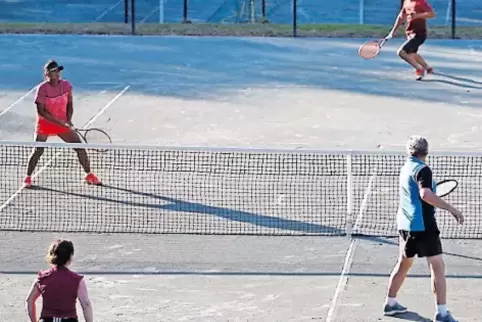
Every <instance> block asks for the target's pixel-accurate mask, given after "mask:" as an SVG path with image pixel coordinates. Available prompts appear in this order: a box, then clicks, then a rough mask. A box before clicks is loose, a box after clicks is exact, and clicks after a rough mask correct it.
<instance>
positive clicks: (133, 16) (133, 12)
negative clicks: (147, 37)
mask: <svg viewBox="0 0 482 322" xmlns="http://www.w3.org/2000/svg"><path fill="white" fill-rule="evenodd" d="M135 2H136V1H135V0H131V33H132V35H135V34H136V9H135V6H136V5H135Z"/></svg>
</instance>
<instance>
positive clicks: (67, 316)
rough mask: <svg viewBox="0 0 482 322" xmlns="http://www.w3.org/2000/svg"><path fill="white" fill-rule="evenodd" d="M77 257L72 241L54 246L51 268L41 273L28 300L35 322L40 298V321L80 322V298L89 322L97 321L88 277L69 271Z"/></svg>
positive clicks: (49, 252)
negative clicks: (89, 290)
mask: <svg viewBox="0 0 482 322" xmlns="http://www.w3.org/2000/svg"><path fill="white" fill-rule="evenodd" d="M73 255H74V245H73V244H72V242H70V241H68V240H56V241H54V242H53V243H52V245H50V247H49V250H48V253H47V261H48V262H49V264H50V265H51V267H50V269H48V270H45V271H41V272H39V273H38V276H37V278H36V279H35V281H34V283H33V285H32V287H31V289H30V292H29V294H28V297H27V312H28V315H29V317H30V321H31V322H37V312H36V311H37V310H36V306H35V302H36V301H37V299H38V298H39V297H40V296H42V302H43V305H42V313H41V314H40V320H38V321H39V322H78V318H77V311H76V302H77V299H79V301H80V304H81V305H82V309H83V311H84V317H85V321H86V322H93V321H94V319H93V313H92V305H91V304H90V300H89V296H88V293H87V286H86V285H85V281H84V278H83V276H81V275H79V274H77V273H74V272H73V271H71V270H70V269H69V268H68V267H69V266H70V264H71V263H72V257H73Z"/></svg>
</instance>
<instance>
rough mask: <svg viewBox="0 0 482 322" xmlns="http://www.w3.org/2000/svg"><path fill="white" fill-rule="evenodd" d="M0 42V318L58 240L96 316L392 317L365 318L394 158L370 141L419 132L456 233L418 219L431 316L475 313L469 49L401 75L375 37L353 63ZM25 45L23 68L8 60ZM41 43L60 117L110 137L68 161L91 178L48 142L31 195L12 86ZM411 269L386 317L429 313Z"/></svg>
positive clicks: (174, 43) (184, 41)
mask: <svg viewBox="0 0 482 322" xmlns="http://www.w3.org/2000/svg"><path fill="white" fill-rule="evenodd" d="M19 39H21V40H18V41H17V40H16V39H13V38H11V37H10V38H9V37H0V42H1V43H3V44H10V45H12V44H15V46H10V47H11V49H10V50H11V51H12V52H11V53H10V54H12V53H14V52H15V53H16V55H13V56H12V57H17V58H14V60H15V59H16V60H18V61H13V62H11V65H6V64H3V65H2V68H3V69H9V68H13V66H16V65H23V66H26V67H27V68H26V72H25V73H23V74H22V75H21V76H15V77H13V78H12V82H11V83H9V84H6V83H4V84H0V89H1V90H2V93H3V94H2V96H1V98H0V99H1V101H2V104H3V105H2V106H3V107H2V110H0V122H1V123H0V124H1V125H0V139H1V140H3V141H0V173H1V175H2V181H1V182H0V259H1V260H0V303H1V304H0V320H2V321H22V320H24V319H25V313H24V309H23V300H24V297H25V294H26V292H27V290H28V287H29V286H30V283H31V282H32V279H33V278H34V275H35V273H36V272H37V271H38V270H40V269H43V268H44V267H45V264H44V261H43V256H44V252H45V250H46V248H47V247H48V245H49V243H50V242H51V241H52V240H53V238H59V237H60V238H67V239H71V240H73V242H74V244H75V246H76V255H75V263H74V268H75V269H76V270H77V271H79V272H81V273H83V274H86V278H87V281H88V286H89V288H90V293H91V296H92V300H93V303H94V309H95V315H96V316H97V318H96V319H97V320H99V321H107V322H109V321H118V320H119V319H122V320H123V321H140V320H147V321H327V322H329V321H367V322H368V321H370V322H372V321H391V320H394V319H393V318H385V317H382V316H381V314H380V311H381V308H382V304H383V303H382V302H383V299H384V296H385V288H386V283H387V281H388V276H389V274H390V271H391V269H392V267H393V264H394V263H395V260H396V255H397V241H396V239H395V238H394V236H395V233H396V232H395V222H394V214H395V211H396V207H397V202H396V201H397V189H396V186H397V174H398V169H399V167H400V165H401V164H402V163H403V160H404V156H403V154H402V153H401V152H399V151H398V152H395V151H387V150H386V149H393V150H394V149H399V148H400V146H401V145H402V144H403V142H404V140H405V139H406V137H407V136H408V135H409V134H413V133H422V134H424V135H426V136H427V137H428V138H429V140H430V142H431V143H432V142H433V144H432V146H433V150H435V151H434V153H433V155H432V156H431V157H430V160H429V163H430V164H431V166H432V167H433V169H434V173H435V179H436V180H437V181H440V180H443V179H447V178H453V179H457V180H458V181H459V183H460V185H459V187H458V188H457V190H456V191H455V192H454V193H453V194H451V195H450V196H448V197H447V200H449V201H450V202H452V203H454V204H455V205H456V206H457V207H459V208H460V209H461V210H462V211H463V212H464V214H465V216H466V224H465V225H463V226H458V225H456V224H455V221H454V220H453V219H452V218H451V217H450V215H449V214H447V213H445V212H440V213H439V215H438V216H439V223H440V226H441V229H442V234H443V237H444V247H445V250H446V261H447V274H448V283H449V296H448V298H449V308H450V309H451V310H452V311H453V313H454V315H455V316H456V317H457V318H458V319H460V321H479V315H480V312H479V311H478V308H479V307H480V298H481V296H482V293H481V291H480V290H481V289H482V288H481V287H480V281H481V277H482V275H481V274H480V264H481V261H482V252H481V250H480V249H481V247H480V245H481V242H480V239H481V238H482V225H481V219H480V217H479V214H480V206H481V200H480V193H479V187H480V184H481V183H480V177H481V171H482V170H481V167H480V165H481V163H482V154H480V153H479V152H477V151H480V146H479V144H478V139H477V133H478V125H477V123H478V118H480V114H479V113H480V112H479V111H478V106H477V101H478V99H479V98H480V93H479V90H478V88H477V86H479V85H477V83H478V82H480V80H479V79H478V78H477V76H476V75H475V74H473V71H469V70H468V68H467V66H468V65H469V60H468V59H466V57H467V56H469V55H472V58H473V59H478V58H477V57H479V56H478V45H477V43H476V42H473V43H465V42H457V44H456V45H455V44H454V43H452V42H434V44H433V45H432V47H429V48H430V49H431V50H432V51H430V52H429V54H428V57H430V58H431V59H432V60H433V61H434V62H437V63H438V65H440V66H441V68H440V69H442V70H441V71H440V73H441V74H444V75H445V76H440V75H435V76H433V78H428V79H427V81H425V82H412V81H411V80H410V79H409V76H407V75H405V74H403V73H405V68H404V66H403V65H401V64H399V62H398V61H397V60H396V58H394V52H395V48H396V46H395V45H394V44H390V45H387V46H388V47H387V51H384V52H383V53H382V54H381V55H380V57H379V58H378V57H377V60H376V61H370V62H362V61H360V59H359V58H358V57H356V48H357V45H358V44H359V43H360V42H359V41H358V42H357V41H354V40H350V41H344V40H313V39H304V40H303V39H299V40H286V39H284V40H283V39H267V40H262V39H243V38H237V39H232V38H226V39H224V38H216V39H211V38H177V37H166V38H155V37H153V38H150V37H148V38H130V37H112V38H105V37H70V36H69V37H53V36H50V37H37V36H22V37H20V38H19ZM73 39H75V41H73ZM469 45H470V47H469ZM32 47H35V48H37V49H41V54H40V55H39V56H41V57H37V56H35V57H34V58H32V57H31V59H30V60H29V59H26V58H25V57H27V56H22V55H28V54H29V53H30V51H29V49H28V48H32ZM427 47H428V46H427ZM228 48H229V50H227V49H228ZM53 49H58V55H59V58H57V57H54V58H56V59H58V60H59V62H60V63H62V64H64V65H65V66H66V71H65V76H66V77H67V78H68V79H69V80H71V82H72V83H73V85H74V91H75V99H76V101H75V107H76V112H75V113H76V114H75V117H74V119H75V120H76V123H77V124H90V125H92V126H98V127H101V128H104V129H106V130H108V132H109V133H110V134H111V135H112V137H113V139H114V141H115V146H112V147H111V148H110V149H109V150H108V151H107V152H106V153H98V152H95V146H91V147H89V149H88V151H89V155H90V157H91V162H92V167H93V169H94V171H95V173H96V174H97V175H98V176H99V177H100V178H101V179H102V180H103V181H104V186H101V187H92V186H87V185H84V184H83V183H82V177H83V174H82V172H81V168H80V165H78V163H77V159H76V155H75V153H74V151H73V150H72V146H69V145H65V144H60V143H57V142H53V143H47V144H45V145H44V146H45V147H46V150H45V153H44V155H43V156H42V159H41V162H40V164H39V165H38V167H37V170H38V172H37V175H36V176H35V178H34V187H33V188H32V189H28V190H26V189H22V188H21V185H20V184H21V181H22V178H23V176H24V172H25V164H26V162H27V158H28V156H29V154H30V153H31V150H32V147H33V144H32V143H31V142H29V140H31V136H32V134H31V133H32V129H33V120H34V115H33V110H32V95H33V91H32V90H31V89H32V87H33V86H34V85H35V83H36V82H38V75H37V74H38V73H37V71H36V68H37V69H39V67H38V66H40V67H41V65H42V63H43V62H44V58H45V59H47V58H51V55H52V52H53ZM234 49H237V50H236V51H233V50H234ZM222 50H225V52H224V54H220V53H219V52H221V51H222ZM80 51H82V52H83V53H85V55H82V57H83V58H82V59H80V58H78V53H79V52H80ZM193 51H196V52H197V54H196V55H189V53H191V52H193ZM134 53H135V54H136V55H142V57H143V59H142V61H135V60H133V59H132V55H134ZM464 54H465V55H466V56H464ZM159 55H160V56H161V57H162V60H160V59H159V57H160V56H159ZM114 57H115V59H114ZM201 57H204V58H201ZM206 57H210V59H206ZM301 57H302V58H301ZM4 61H5V60H4ZM307 64H308V65H310V66H312V67H311V68H308V67H309V66H308V65H307ZM9 66H10V67H9ZM253 66H254V67H253ZM313 66H314V67H313ZM473 68H478V67H477V66H475V67H473ZM86 70H88V71H89V72H91V74H89V73H86V72H85V71H86ZM404 93H405V94H404ZM406 93H410V95H407V94H406ZM434 93H436V94H434ZM7 109H8V110H7ZM416 111H418V112H419V113H420V114H421V115H422V116H421V117H415V112H416ZM417 115H418V114H417ZM434 115H435V116H434ZM427 117H433V118H436V119H437V120H438V122H436V124H434V126H433V128H428V129H427V128H426V127H425V123H426V122H424V118H427ZM367 124H370V126H368V127H367ZM54 141H55V140H54ZM188 146H206V147H199V148H198V147H196V148H189V147H188ZM379 146H383V147H385V148H386V149H376V150H374V148H376V147H379ZM338 148H353V149H368V150H369V151H368V150H363V151H350V152H346V151H345V152H343V151H341V150H336V149H338ZM441 150H450V151H452V152H441ZM462 150H470V152H461V151H462ZM454 151H458V152H454ZM350 227H351V231H352V233H353V234H354V237H353V238H349V237H347V236H346V235H347V233H348V228H350ZM411 273H412V275H411V278H409V279H408V280H407V282H406V285H405V286H404V288H403V290H402V292H401V293H400V300H401V301H402V302H403V303H404V304H407V305H408V306H409V309H410V310H411V313H409V314H406V315H405V316H401V317H400V319H402V320H403V319H404V320H408V321H424V320H427V319H430V318H433V310H434V305H433V303H432V297H431V294H430V287H429V280H430V279H429V277H428V275H427V274H428V271H427V268H426V265H425V263H424V262H423V260H419V261H418V262H417V264H416V266H415V267H414V268H413V270H412V272H411ZM416 293H419V294H420V297H419V298H416V297H414V296H413V294H416Z"/></svg>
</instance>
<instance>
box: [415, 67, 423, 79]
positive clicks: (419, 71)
mask: <svg viewBox="0 0 482 322" xmlns="http://www.w3.org/2000/svg"><path fill="white" fill-rule="evenodd" d="M415 75H416V78H415V79H416V80H421V79H422V78H423V77H424V76H425V70H424V69H423V68H420V69H417V70H416V71H415Z"/></svg>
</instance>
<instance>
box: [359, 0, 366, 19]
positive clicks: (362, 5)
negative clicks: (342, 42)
mask: <svg viewBox="0 0 482 322" xmlns="http://www.w3.org/2000/svg"><path fill="white" fill-rule="evenodd" d="M359 4H360V8H359V9H358V10H359V16H360V25H363V24H364V23H365V0H359Z"/></svg>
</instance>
